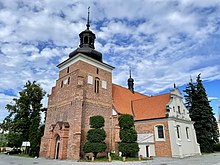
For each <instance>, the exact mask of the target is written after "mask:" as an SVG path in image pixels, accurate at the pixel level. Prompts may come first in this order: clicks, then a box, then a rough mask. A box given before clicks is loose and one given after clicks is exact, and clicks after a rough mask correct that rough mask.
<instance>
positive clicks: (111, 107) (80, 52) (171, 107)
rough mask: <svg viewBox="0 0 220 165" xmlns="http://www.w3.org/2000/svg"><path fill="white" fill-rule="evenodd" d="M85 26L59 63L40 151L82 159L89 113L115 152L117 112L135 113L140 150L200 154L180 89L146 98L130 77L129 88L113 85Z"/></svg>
mask: <svg viewBox="0 0 220 165" xmlns="http://www.w3.org/2000/svg"><path fill="white" fill-rule="evenodd" d="M86 26H87V28H86V30H84V31H82V32H81V33H80V34H79V37H80V45H79V48H77V49H76V50H74V51H73V52H72V53H70V54H69V58H68V59H67V60H65V61H64V62H62V63H60V64H59V65H58V68H59V78H58V79H57V81H56V85H55V86H54V87H53V88H52V92H51V94H50V95H49V97H48V110H47V116H46V123H45V130H44V136H43V137H42V139H41V146H40V156H41V157H46V158H51V159H75V160H78V159H80V158H82V157H83V155H84V153H83V151H82V145H83V144H84V143H85V141H86V133H87V131H88V130H89V129H90V125H89V118H90V117H91V116H94V115H101V116H103V117H104V119H105V126H104V129H105V131H106V134H107V137H106V143H107V150H106V153H107V152H111V151H114V152H116V153H118V148H117V146H118V143H119V142H120V138H119V130H120V128H119V126H118V116H119V115H120V114H132V115H133V116H134V119H135V129H136V131H137V133H138V144H139V148H140V151H139V153H138V154H139V155H142V156H143V157H150V156H165V157H180V158H181V157H185V156H192V155H197V154H200V149H199V144H197V140H196V135H195V130H194V127H193V122H192V121H191V119H190V117H189V114H188V111H187V109H186V107H185V106H184V104H183V101H182V97H181V94H180V92H179V90H178V89H177V88H174V89H173V90H171V91H170V92H169V93H166V94H163V95H158V96H151V97H150V96H146V95H143V94H140V93H138V92H135V91H134V80H133V79H132V78H131V76H130V78H129V79H128V89H127V88H124V87H121V86H118V85H116V84H113V83H112V70H113V69H114V67H112V66H110V65H108V64H106V63H104V62H103V61H102V53H100V52H98V51H96V50H95V47H94V42H95V38H96V36H95V34H94V33H93V32H92V31H91V30H90V24H89V19H88V22H87V25H86Z"/></svg>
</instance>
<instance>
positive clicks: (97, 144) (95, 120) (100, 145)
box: [83, 116, 107, 158]
mask: <svg viewBox="0 0 220 165" xmlns="http://www.w3.org/2000/svg"><path fill="white" fill-rule="evenodd" d="M104 124H105V120H104V118H103V117H102V116H92V117H90V127H91V129H90V130H89V131H88V132H87V137H86V139H87V141H86V142H85V144H84V145H83V152H85V153H89V152H92V153H93V154H94V158H96V157H97V154H98V153H99V152H104V151H105V150H106V148H107V145H106V143H105V142H104V140H105V138H106V133H105V130H104V129H103V127H104Z"/></svg>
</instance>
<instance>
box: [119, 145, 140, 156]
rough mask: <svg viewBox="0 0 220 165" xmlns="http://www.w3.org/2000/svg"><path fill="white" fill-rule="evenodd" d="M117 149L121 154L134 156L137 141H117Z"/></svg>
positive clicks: (137, 149) (136, 149)
mask: <svg viewBox="0 0 220 165" xmlns="http://www.w3.org/2000/svg"><path fill="white" fill-rule="evenodd" d="M118 149H119V151H121V152H122V154H123V155H122V156H134V155H136V153H137V152H138V151H139V147H138V143H137V142H133V143H123V142H121V143H119V145H118Z"/></svg>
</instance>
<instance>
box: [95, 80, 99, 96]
mask: <svg viewBox="0 0 220 165" xmlns="http://www.w3.org/2000/svg"><path fill="white" fill-rule="evenodd" d="M94 91H95V93H99V78H98V77H96V78H95V88H94Z"/></svg>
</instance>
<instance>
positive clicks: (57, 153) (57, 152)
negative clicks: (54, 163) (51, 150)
mask: <svg viewBox="0 0 220 165" xmlns="http://www.w3.org/2000/svg"><path fill="white" fill-rule="evenodd" d="M59 148H60V136H59V135H58V136H57V138H56V147H55V159H58V158H59Z"/></svg>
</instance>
